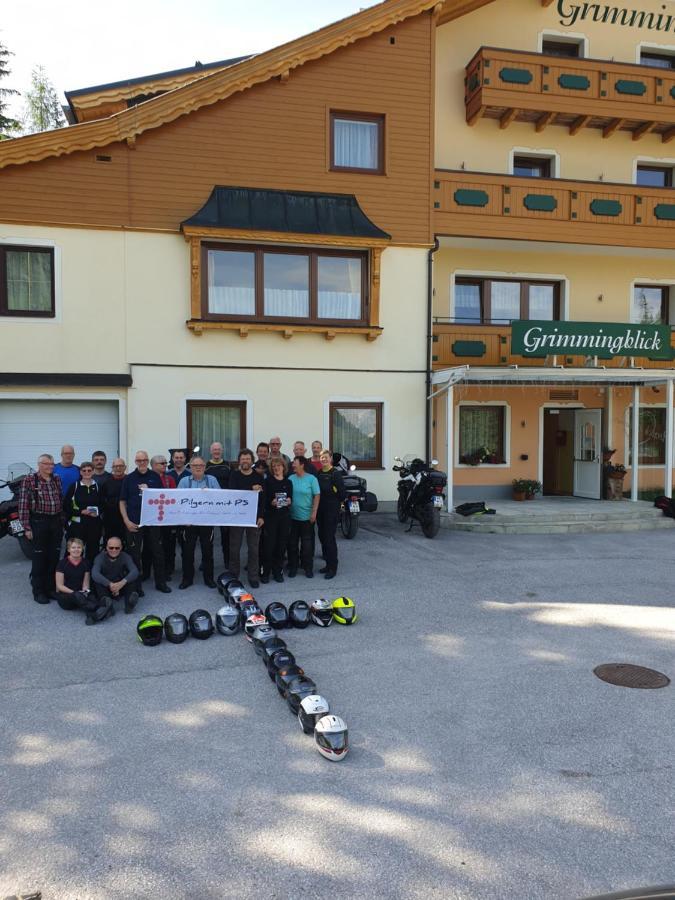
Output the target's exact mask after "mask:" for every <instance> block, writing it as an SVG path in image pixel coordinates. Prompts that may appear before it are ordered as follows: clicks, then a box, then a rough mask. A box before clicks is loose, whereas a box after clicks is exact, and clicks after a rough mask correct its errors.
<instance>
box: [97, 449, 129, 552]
mask: <svg viewBox="0 0 675 900" xmlns="http://www.w3.org/2000/svg"><path fill="white" fill-rule="evenodd" d="M111 468H112V477H111V478H109V479H108V480H107V481H106V482H104V484H102V485H100V487H99V490H100V492H101V511H102V515H103V540H104V543H107V541H108V538H111V537H118V538H122V539H123V538H124V522H123V521H122V516H121V514H120V491H121V490H122V482H123V481H124V476H125V474H126V471H127V464H126V463H125V462H124V460H123V459H120V458H119V457H118V458H117V459H113V461H112V466H111ZM94 480H96V479H94Z"/></svg>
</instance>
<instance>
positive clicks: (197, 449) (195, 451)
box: [192, 446, 202, 456]
mask: <svg viewBox="0 0 675 900" xmlns="http://www.w3.org/2000/svg"><path fill="white" fill-rule="evenodd" d="M201 449H202V448H201V447H199V446H197V447H193V448H192V455H193V456H194V455H195V453H199V451H200V450H201Z"/></svg>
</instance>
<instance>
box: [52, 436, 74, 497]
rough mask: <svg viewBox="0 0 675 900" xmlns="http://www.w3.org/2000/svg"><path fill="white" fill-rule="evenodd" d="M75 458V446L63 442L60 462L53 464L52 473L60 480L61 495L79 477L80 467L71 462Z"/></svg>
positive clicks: (64, 493)
mask: <svg viewBox="0 0 675 900" xmlns="http://www.w3.org/2000/svg"><path fill="white" fill-rule="evenodd" d="M74 459H75V448H74V447H72V446H71V445H70V444H64V445H63V447H61V462H60V463H58V464H57V465H55V466H54V473H53V474H54V475H57V476H58V477H59V480H60V481H61V495H62V496H63V497H65V496H66V491H67V490H68V488H69V487H70V486H71V484H75V482H76V481H78V480H79V478H80V469H79V467H78V466H76V465H74V464H73V460H74Z"/></svg>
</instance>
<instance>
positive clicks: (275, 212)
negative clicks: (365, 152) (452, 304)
mask: <svg viewBox="0 0 675 900" xmlns="http://www.w3.org/2000/svg"><path fill="white" fill-rule="evenodd" d="M181 225H182V226H191V227H199V228H237V229H247V230H251V231H279V232H287V233H293V234H330V235H335V236H337V237H359V238H378V239H379V240H382V239H387V238H390V237H391V235H389V234H387V232H386V231H382V229H381V228H378V227H377V225H375V224H374V223H373V222H371V221H370V219H369V218H368V216H367V215H366V214H365V213H364V211H363V210H362V209H361V207H360V206H359V204H358V201H357V199H356V197H355V196H354V195H353V194H315V193H310V192H308V191H277V190H269V189H267V188H241V187H214V189H213V190H212V191H211V196H210V197H209V199H208V200H207V201H206V203H205V204H204V206H202V208H201V209H200V210H199V211H198V212H196V213H195V214H194V215H193V216H190V218H189V219H186V220H185V221H184V222H182V223H181Z"/></svg>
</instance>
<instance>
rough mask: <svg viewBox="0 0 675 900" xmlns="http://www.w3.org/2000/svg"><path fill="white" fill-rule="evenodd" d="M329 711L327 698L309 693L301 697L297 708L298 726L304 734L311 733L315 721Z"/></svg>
mask: <svg viewBox="0 0 675 900" xmlns="http://www.w3.org/2000/svg"><path fill="white" fill-rule="evenodd" d="M329 712H330V708H329V706H328V700H326V698H325V697H322V696H321V694H310V695H309V696H308V697H303V698H302V700H301V701H300V709H299V710H298V722H300V727H301V728H302V730H303V731H304V732H305V734H313V733H314V726H315V725H316V723H317V722H318V721H319V719H320V718H321V717H322V716H325V715H326V713H329Z"/></svg>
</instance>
